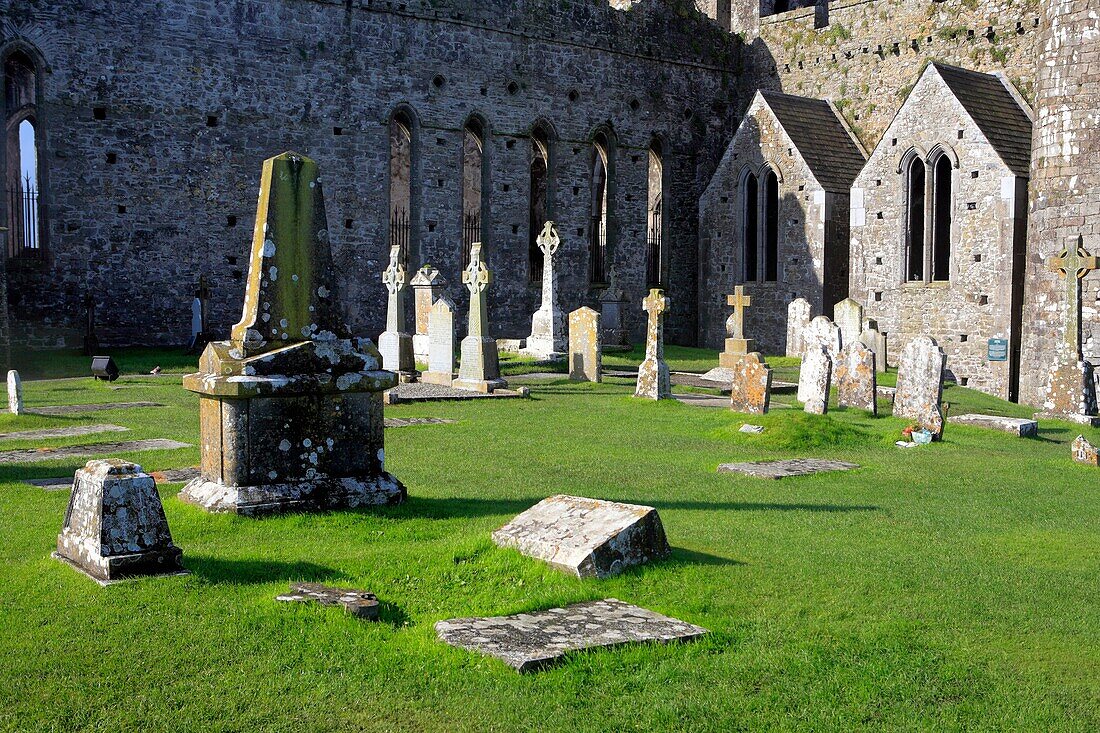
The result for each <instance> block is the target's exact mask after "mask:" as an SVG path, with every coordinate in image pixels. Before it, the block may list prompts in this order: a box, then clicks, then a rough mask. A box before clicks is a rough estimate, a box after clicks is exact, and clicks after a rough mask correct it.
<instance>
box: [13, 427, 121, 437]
mask: <svg viewBox="0 0 1100 733" xmlns="http://www.w3.org/2000/svg"><path fill="white" fill-rule="evenodd" d="M129 430H130V428H124V427H122V426H121V425H73V426H70V427H67V428H43V429H42V430H23V431H20V432H15V433H0V440H45V439H47V438H78V437H80V436H82V435H97V434H99V433H125V432H128V431H129Z"/></svg>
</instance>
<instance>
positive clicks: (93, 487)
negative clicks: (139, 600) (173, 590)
mask: <svg viewBox="0 0 1100 733" xmlns="http://www.w3.org/2000/svg"><path fill="white" fill-rule="evenodd" d="M181 554H182V553H181V552H180V549H179V548H178V547H176V546H175V545H174V544H173V543H172V533H171V531H169V529H168V520H167V519H166V518H165V516H164V507H163V506H162V505H161V503H160V494H158V493H157V484H156V481H154V480H153V477H152V476H150V475H149V474H147V473H145V472H143V471H142V469H141V466H139V465H137V464H134V463H130V462H128V461H122V460H119V459H117V458H115V459H111V460H106V461H89V462H88V464H87V465H86V466H84V468H81V469H80V470H78V471H77V472H76V478H75V479H74V481H73V493H72V495H71V496H70V497H69V508H68V510H67V511H66V512H65V523H64V525H63V526H62V528H61V534H59V535H58V536H57V552H55V553H54V557H56V558H58V559H60V560H64V561H65V562H67V563H69V564H71V565H72V566H73V567H75V568H77V569H78V570H81V571H82V572H84V573H87V574H88V575H90V576H91V577H92V578H94V579H95V580H97V581H99V582H100V583H103V584H106V583H108V582H111V581H117V580H121V579H123V578H132V577H138V576H143V575H179V574H181V573H184V572H186V571H185V570H184V569H183V566H182V564H181V562H180V556H181Z"/></svg>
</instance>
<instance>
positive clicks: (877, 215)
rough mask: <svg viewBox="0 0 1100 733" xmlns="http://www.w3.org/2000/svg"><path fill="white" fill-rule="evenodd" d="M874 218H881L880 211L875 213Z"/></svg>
mask: <svg viewBox="0 0 1100 733" xmlns="http://www.w3.org/2000/svg"><path fill="white" fill-rule="evenodd" d="M875 218H876V219H881V218H882V212H881V211H880V212H878V213H876V214H875Z"/></svg>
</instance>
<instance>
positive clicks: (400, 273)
mask: <svg viewBox="0 0 1100 733" xmlns="http://www.w3.org/2000/svg"><path fill="white" fill-rule="evenodd" d="M382 282H383V284H385V286H386V291H387V292H388V293H389V299H388V301H387V304H386V330H385V331H383V332H382V335H381V336H379V337H378V350H379V351H380V352H382V368H383V369H387V370H389V371H391V372H397V374H398V376H399V377H400V378H401V381H409V380H411V379H412V377H413V375H414V374H415V372H416V360H415V359H414V358H413V344H412V335H411V334H410V333H409V330H408V327H407V325H406V323H405V291H406V290H407V289H408V284H409V278H408V273H406V272H405V266H404V265H402V264H401V247H400V245H394V246H392V247H390V264H389V266H388V267H387V268H386V270H385V272H383V273H382Z"/></svg>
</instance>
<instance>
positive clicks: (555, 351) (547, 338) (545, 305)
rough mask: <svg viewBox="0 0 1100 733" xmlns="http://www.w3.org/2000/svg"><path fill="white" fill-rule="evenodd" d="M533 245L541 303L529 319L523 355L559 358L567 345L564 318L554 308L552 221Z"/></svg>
mask: <svg viewBox="0 0 1100 733" xmlns="http://www.w3.org/2000/svg"><path fill="white" fill-rule="evenodd" d="M535 244H536V245H537V246H538V248H539V249H540V250H541V251H542V304H541V305H540V306H539V309H538V310H537V311H535V314H534V315H533V316H532V317H531V335H530V336H528V337H527V345H526V347H525V348H524V350H523V353H525V354H528V355H530V356H533V357H535V358H536V359H543V360H549V359H560V358H561V357H562V356H564V355H565V349H566V346H567V343H566V335H565V317H564V316H563V315H562V312H561V308H559V307H558V271H557V270H556V269H555V268H554V257H555V255H557V253H558V248H559V247H560V246H561V239H560V238H559V237H558V231H557V229H555V228H554V222H552V221H548V222H546V225H545V226H544V227H543V228H542V232H541V233H539V235H538V237H537V238H536V239H535Z"/></svg>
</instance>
